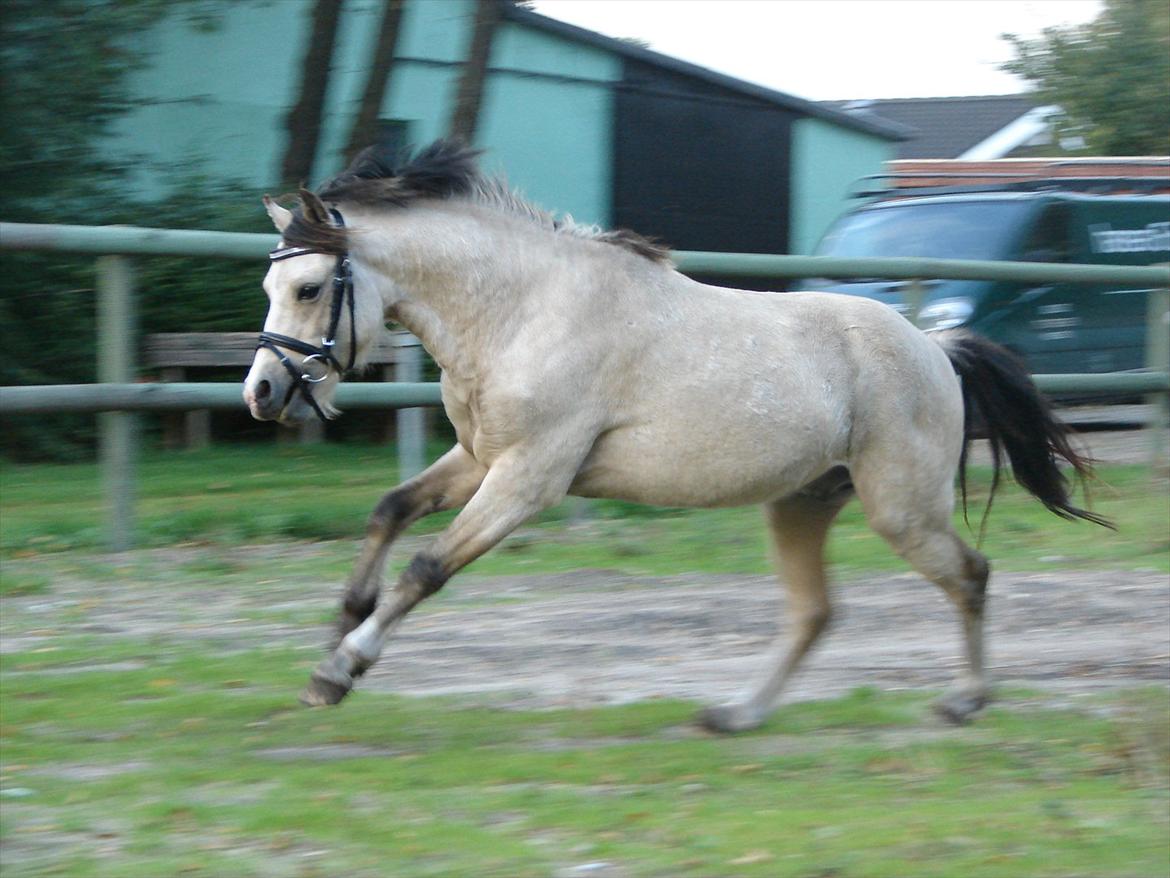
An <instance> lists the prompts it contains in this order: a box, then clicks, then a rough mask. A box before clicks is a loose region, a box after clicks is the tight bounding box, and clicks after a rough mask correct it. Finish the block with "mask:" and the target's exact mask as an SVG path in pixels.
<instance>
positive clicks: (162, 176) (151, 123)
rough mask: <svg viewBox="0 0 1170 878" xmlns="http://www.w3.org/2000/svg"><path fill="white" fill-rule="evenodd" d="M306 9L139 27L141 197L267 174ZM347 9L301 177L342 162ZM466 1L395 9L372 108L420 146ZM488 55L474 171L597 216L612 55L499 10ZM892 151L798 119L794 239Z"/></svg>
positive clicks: (276, 0) (439, 117)
mask: <svg viewBox="0 0 1170 878" xmlns="http://www.w3.org/2000/svg"><path fill="white" fill-rule="evenodd" d="M311 8H312V0H235V2H233V3H230V4H219V5H218V6H217V7H216V9H217V10H218V11H219V13H220V16H219V22H218V25H217V26H215V27H213V28H211V29H210V30H200V29H198V28H196V27H194V26H192V25H191V24H189V23H188V22H187V21H186V19H185V17H184V16H183V14H182V6H181V5H180V6H177V7H176V12H175V14H174V15H173V16H171V17H170V18H169V19H168V20H167V21H165V22H163V23H162V24H160V25H159V26H158V27H156V28H155V30H154V31H153V33H152V34H150V36H149V38H148V40H147V41H146V42H147V44H148V45H150V46H152V47H153V48H154V50H155V51H154V55H153V58H152V62H151V64H150V65H149V66H148V67H147V68H145V69H143V70H141V71H139V72H137V73H136V74H134V79H133V87H134V91H135V92H136V94H137V95H138V96H139V97H141V98H142V99H143V100H144V102H145V103H144V105H143V106H142V107H141V108H139V109H138V110H136V111H135V112H133V113H132V114H130V115H129V116H128V117H127V118H126V119H125V120H124V121H123V123H122V124H121V125H120V127H119V129H118V134H117V135H116V136H115V137H113V138H111V140H110V141H109V144H108V149H109V152H110V153H111V154H112V155H113V156H115V157H118V158H120V159H121V160H122V161H123V162H124V164H125V165H126V166H127V167H128V168H131V169H132V174H131V180H132V182H133V184H134V185H135V187H136V189H137V191H138V192H139V194H140V195H141V196H142V197H144V198H147V199H149V198H157V197H160V196H162V195H164V194H166V192H167V191H168V190H169V189H170V188H171V187H172V186H173V185H174V184H176V183H178V182H181V181H182V180H183V179H185V178H187V177H189V176H190V175H192V174H195V173H202V174H205V175H207V176H209V177H211V178H214V179H228V180H233V181H239V183H240V185H241V196H242V197H246V198H255V197H257V196H259V195H260V194H262V193H263V192H266V191H269V192H271V191H274V190H275V189H276V187H278V186H279V173H278V171H279V164H280V158H281V154H282V152H283V149H284V141H285V132H284V116H285V114H286V113H287V110H288V108H289V107H290V106H291V105H292V103H293V102H294V101H295V99H296V92H297V85H298V76H299V69H298V68H299V65H300V59H301V56H302V54H303V53H304V41H305V38H306V36H307V30H308V26H309V13H310V11H311ZM344 9H345V12H344V15H343V18H342V21H341V27H340V31H339V34H338V47H337V51H336V53H335V58H334V67H333V71H332V76H331V79H330V85H329V92H328V94H327V98H326V115H325V123H324V125H323V128H322V142H321V144H320V148H319V151H318V156H317V161H316V165H315V168H314V172H313V179H312V180H310V181H309V182H310V183H317V182H319V181H321V180H322V179H324V178H325V177H327V176H329V175H330V174H333V173H335V172H336V171H338V170H340V169H341V167H342V165H343V159H342V155H341V152H342V149H343V147H344V144H345V141H346V139H347V138H348V134H349V122H350V119H351V118H352V116H353V114H354V113H355V112H356V109H357V102H358V100H359V98H360V96H361V92H362V89H363V87H364V81H365V70H366V67H367V65H368V64H369V57H370V52H371V49H372V47H373V43H374V40H375V39H376V36H377V28H378V23H379V20H380V16H381V0H348V2H347V3H346V4H345V7H344ZM473 9H474V4H473V0H411V2H409V3H408V5H407V7H406V10H405V12H404V15H403V21H402V32H401V34H400V38H399V44H398V48H397V51H396V62H395V66H394V69H393V71H392V73H391V79H390V85H389V89H388V91H387V94H386V96H385V99H384V101H383V107H382V114H381V115H382V118H386V119H401V120H407V121H408V122H409V139H410V140H411V141H412V142H413V143H415V144H417V145H422V144H426V143H429V142H430V141H431V140H433V139H434V138H436V137H438V136H440V135H442V134H443V133H444V131H445V127H446V124H447V119H448V116H449V113H450V107H451V103H452V99H453V96H454V92H455V87H456V79H457V76H458V72H459V64H460V63H461V61H462V59H463V56H464V53H465V47H466V45H467V42H468V38H469V35H470V28H471V21H472V14H473ZM489 66H490V68H491V72H490V74H489V78H488V82H487V84H486V87H485V93H484V103H483V108H482V115H481V118H480V125H479V131H478V135H477V138H476V139H477V145H478V146H480V147H482V148H483V149H484V150H485V155H484V158H483V163H484V166H485V167H486V169H487V170H489V171H490V172H493V173H500V174H502V175H504V176H505V177H506V178H507V179H508V181H509V182H510V183H511V184H512V185H513V186H515V187H516V188H518V189H520V190H521V191H522V192H523V193H524V194H525V195H526V196H527V197H528V198H530V199H531V200H532V201H534V202H536V203H537V204H539V205H541V206H542V207H544V208H546V209H549V210H552V211H554V212H556V213H561V214H564V213H568V214H572V215H573V216H574V218H576V219H577V220H578V221H580V222H586V223H598V224H601V225H609V224H610V223H611V220H612V215H613V212H612V205H611V198H612V163H613V120H614V112H613V102H614V84H615V83H617V82H618V81H620V79H621V77H622V66H623V63H622V58H621V56H619V55H618V54H616V53H613V52H610V51H607V50H606V49H605V48H603V47H596V46H591V45H585V44H583V43H581V42H577V41H575V40H571V39H568V38H565V37H561V36H558V35H556V34H553V33H549V32H546V31H544V30H541V29H539V28H536V27H532V26H526V25H522V24H519V23H516V22H510V21H504V22H502V23H501V25H500V29H499V31H498V32H497V35H496V40H495V43H494V45H493V48H492V55H491V59H490V64H489ZM663 148H664V149H668V148H669V145H668V144H663ZM892 154H893V145H892V144H890V143H889V142H887V141H885V140H882V139H881V138H879V137H876V136H874V135H868V134H864V133H862V132H858V131H855V130H852V129H848V128H843V127H840V126H837V125H834V124H833V123H832V122H830V121H826V120H822V119H816V118H803V119H800V120H798V121H797V122H796V123H795V125H794V127H793V144H792V171H791V173H792V180H791V193H792V201H791V205H790V222H791V236H790V239H791V249H792V252H796V253H807V252H809V251H810V250H811V249H812V247H813V246H814V245H815V243H816V241H817V239H818V238H819V237H820V235H821V234H822V232H823V231H824V229H825V228H826V227H827V226H828V225H829V223H830V222H831V221H832V220H833V218H834V217H836V216H837V215H838V214H839V213H840V212H841V211H842V210H844V209H845V207H846V206H847V200H846V198H845V193H846V191H847V189H848V187H849V185H850V183H851V182H852V181H853V180H855V179H856V178H857V177H860V176H862V175H864V174H873V173H877V172H878V171H880V169H881V163H882V162H883V161H885V160H886V159H888V158H891V157H892Z"/></svg>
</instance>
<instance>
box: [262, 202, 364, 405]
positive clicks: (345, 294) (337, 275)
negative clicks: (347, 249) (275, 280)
mask: <svg viewBox="0 0 1170 878" xmlns="http://www.w3.org/2000/svg"><path fill="white" fill-rule="evenodd" d="M329 214H330V215H331V216H332V217H333V221H334V222H335V223H336V224H337V225H338V227H341V228H344V227H345V222H344V221H343V220H342V218H341V214H340V213H338V212H337V211H336V210H333V209H330V211H329ZM321 252H323V251H321V250H314V249H313V248H311V247H278V248H277V249H275V250H273V251H271V252H270V253H269V254H268V260H269V261H270V262H280V261H281V260H283V259H292V258H294V257H296V256H305V255H306V254H309V253H321ZM343 306H348V311H349V362H348V363H346V365H345V366H342V365H341V361H340V360H338V359H337V357H336V356H335V355H334V353H333V347H334V345H336V344H337V327H338V325H339V324H340V323H341V309H342V307H343ZM353 310H354V307H353V274H352V273H351V271H350V267H349V254H348V253H339V254H338V256H337V262H335V263H334V265H333V300H332V301H331V302H330V306H329V331H328V333H326V335H325V337H324V338H322V339H321V346H320V347H316V346H314V345H311V344H309V343H308V342H305V341H301V340H300V339H299V338H292V337H290V336H287V335H281V334H279V333H277V332H261V333H260V340H259V342H258V343H257V345H256V350H260V348H264V349H265V350H269V351H272V353H273V354H275V355H276V358H277V359H278V360H280V365H282V366H284V369H285V371H286V372H288V374H289V375H290V376H292V379H293V380H292V384H290V385H289V388H288V393H286V394H285V396H284V404H283V405H282V406H281V409H282V410H283V409H284V408H285V407H287V406H288V404H289V401H290V400H291V399H292V397H293V394H294V393H296V392H297V391H298V390H299V391H300V392H301V396H303V397H304V398H305V402H307V403H308V404H309V405H310V406H312V408H313V411H314V412H316V413H317V417H319V418H320V419H321V420H322V421H327V420H329V419H328V417H326V415H325V412H323V411H322V410H321V406H320V405H318V404H317V400H315V399H313V393H312V387H313V385H314V384H320V383H321V382H322V381H324V380H325V379H326V378H328V377H329V373H330V371H332V370H333V369H336V370H337V373H338V375H343V374H345V373H346V372H348V371H349V370H350V369H352V368H353V364H354V358H355V357H356V356H357V326H356V324H355V323H354V319H353ZM280 348H288V349H289V350H292V351H296V352H297V353H301V354H305V357H304V359H302V360H301V365H300V368H299V369H298V368H297V367H296V365H294V364H293V362H292V360H290V359H289V358H288V356H287V355H286V354H285V353H284V352H283V351H281V350H280ZM309 363H323V364H324V365H325V372H324V373H323V374H321V375H320V376H318V377H316V378H314V377H313V375H312V373H311V372H310V371H309V368H308V364H309Z"/></svg>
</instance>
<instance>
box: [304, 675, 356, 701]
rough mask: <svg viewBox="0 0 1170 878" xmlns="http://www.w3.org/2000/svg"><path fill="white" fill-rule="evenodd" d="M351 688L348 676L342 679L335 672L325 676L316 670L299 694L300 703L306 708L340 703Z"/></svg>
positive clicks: (350, 679)
mask: <svg viewBox="0 0 1170 878" xmlns="http://www.w3.org/2000/svg"><path fill="white" fill-rule="evenodd" d="M352 688H353V679H352V678H351V677H349V675H348V674H347V675H345V676H344V679H342V678H340V677H338V676H336V675H335V672H334V673H331V674H329V675H328V676H326V675H325V674H322V673H321V671H320V669H318V670H316V671H314V672H313V676H312V677H310V678H309V685H308V686H306V687H305V688H304V690H303V691H302V692H301V696H300V702H301V704H303V705H305V706H306V707H326V706H328V705H331V704H337V703H338V702H340V701H341V699H343V698H344V697H345V696H346V695H348V694H349V690H350V689H352Z"/></svg>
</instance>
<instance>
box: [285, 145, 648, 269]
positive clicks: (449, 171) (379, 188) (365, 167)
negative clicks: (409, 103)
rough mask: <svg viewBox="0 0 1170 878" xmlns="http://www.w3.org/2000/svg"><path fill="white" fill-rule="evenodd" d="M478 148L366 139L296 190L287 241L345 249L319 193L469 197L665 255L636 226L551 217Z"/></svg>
mask: <svg viewBox="0 0 1170 878" xmlns="http://www.w3.org/2000/svg"><path fill="white" fill-rule="evenodd" d="M480 152H481V150H478V149H472V148H471V147H469V146H467V145H466V144H465V143H463V142H462V141H459V140H450V139H440V140H436V141H435V142H434V143H432V144H431V145H430V146H428V147H425V148H424V149H422V150H420V151H419V152H418V153H417V154H416V155H414V156H413V157H412V158H411V157H407V158H405V159H403V158H402V157H401V156H399V155H395V154H393V153H391V152H390V151H388V150H386V149H384V148H379V147H376V146H370V147H367V148H366V149H364V150H362V151H361V152H360V153H359V154H358V156H357V157H356V158H355V159H354V160H353V162H352V163H351V164H350V166H349V167H348V168H346V169H345V170H344V171H342V172H341V173H340V174H338V175H337V176H335V177H332V178H331V179H329V180H326V181H325V182H324V183H322V184H321V185H320V186H319V187H318V188H317V192H316V194H315V195H314V194H311V193H306V192H302V193H301V201H302V207H301V208H300V209H298V210H296V211H294V213H293V219H292V221H291V222H290V223H289V225H288V226H287V227H286V228H285V230H284V232H283V233H282V238H283V239H284V242H285V244H287V245H288V246H290V247H309V248H311V249H313V250H318V251H320V252H322V253H331V254H341V253H345V252H346V250H347V249H348V243H347V240H346V230H345V229H344V228H340V227H338V226H335V225H333V224H332V223H330V222H329V221H328V219H327V214H326V213H325V210H324V208H323V206H320V207H318V206H316V205H310V204H309V203H308V202H309V201H317V205H319V204H320V201H326V202H333V203H335V204H339V203H348V204H360V205H366V206H387V205H388V206H392V207H405V206H407V205H409V204H411V203H412V202H415V201H419V200H421V199H424V198H437V199H445V198H466V199H468V200H470V201H474V202H478V203H480V204H485V205H488V206H490V207H493V208H496V209H498V210H500V211H502V212H504V213H507V214H510V215H513V216H520V217H523V218H525V219H528V220H530V221H532V222H534V223H536V224H538V225H540V226H542V227H544V228H546V229H548V230H549V231H550V232H559V233H562V234H566V235H572V236H574V237H578V238H584V239H587V240H593V241H599V242H601V243H604V244H612V245H614V246H617V247H621V248H623V249H625V250H628V251H630V252H632V253H636V254H638V255H639V256H642V257H644V258H646V259H649V260H651V261H652V262H660V263H663V264H668V263H669V261H670V251H669V249H668V248H667V247H665V246H663V245H662V244H660V243H658V242H657V241H654V240H651V239H650V238H646V237H644V236H642V235H639V234H637V233H636V232H631V231H628V230H626V229H617V230H615V231H604V230H602V229H600V228H597V227H595V226H580V225H577V224H576V223H574V222H573V221H572V219H571V218H566V219H564V220H556V219H554V218H553V217H552V215H551V214H548V213H546V212H545V211H543V210H541V209H540V208H538V207H536V206H534V205H533V204H531V203H529V202H527V201H525V200H524V199H523V198H521V197H520V196H519V195H517V194H516V193H515V192H513V191H511V190H510V189H509V188H508V187H507V186H506V185H505V184H504V183H502V182H501V181H499V180H496V179H494V178H488V177H485V176H484V175H483V174H482V173H480V170H479V167H478V164H477V161H476V160H477V159H478V158H479V155H480ZM318 199H319V200H318ZM310 207H313V208H314V209H310Z"/></svg>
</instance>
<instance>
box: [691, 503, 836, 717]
mask: <svg viewBox="0 0 1170 878" xmlns="http://www.w3.org/2000/svg"><path fill="white" fill-rule="evenodd" d="M846 485H847V482H846ZM851 496H852V492H850V491H849V490H848V489H847V487H840V488H838V489H837V490H835V491H831V492H815V493H807V492H806V493H801V494H796V495H794V496H791V497H786V498H784V499H782V500H777V501H775V502H773V503H770V504H768V505H767V506H765V507H764V510H765V513H766V515H767V518H768V526H769V528H770V530H771V533H772V539H773V542H774V544H775V547H776V551H777V554H778V555H779V558H778V562H779V569H780V578H781V580H782V581H783V583H784V585H785V587H786V590H787V594H788V607H787V612H788V618H789V620H790V630H789V633H788V637H787V638H785V637H784V636H783V635H782V636H781V637H779V638H777V640H776V644H775V646H774V648H773V649H774V657H773V658H772V659H771V662H772V667H771V670H770V672H769V673H768V675H767V677H765V678H764V680H763V681H762V682H761V683H760V685H759V686H758V687H757V688H756V689H755V691H754V692H753V693H752V694H751V695H750V696H749V697H748V698H747V700H746V701H742V702H739V703H735V704H727V705H722V706H719V707H711V708H708V709H707V710H705V711H704V712H703V713H702V715H701V716H700V722H701V723H702V724H703V725H705V726H706V727H707V728H709V729H711V730H712V731H717V732H738V731H745V730H747V729H753V728H756V727H757V726H759V725H760V724H761V723H763V722H764V720H765V719H767V717H768V715H769V714H770V713H771V712H772V711H773V710H774V709H775V707H776V703H777V702H778V701H779V699H780V693H781V691H782V690H783V689H784V686H785V684H786V683H787V682H788V680H789V678H791V677H792V675H793V673H795V671H796V669H797V666H798V665H799V664H800V662H801V660H802V659H803V658H804V656H805V655H806V654H807V653H808V651H809V650H810V649H811V648H812V646H813V644H814V643H816V641H817V638H818V637H820V635H821V632H823V631H824V630H825V628H826V627H827V626H828V624H829V618H830V615H831V609H830V606H829V595H828V590H827V588H826V580H825V553H824V549H825V539H826V536H827V535H828V531H829V526H830V525H831V524H832V523H833V519H834V518H836V517H837V513H838V512H840V511H841V507H842V506H844V505H845V503H846V501H847V500H848V499H849V498H850V497H851Z"/></svg>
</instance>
